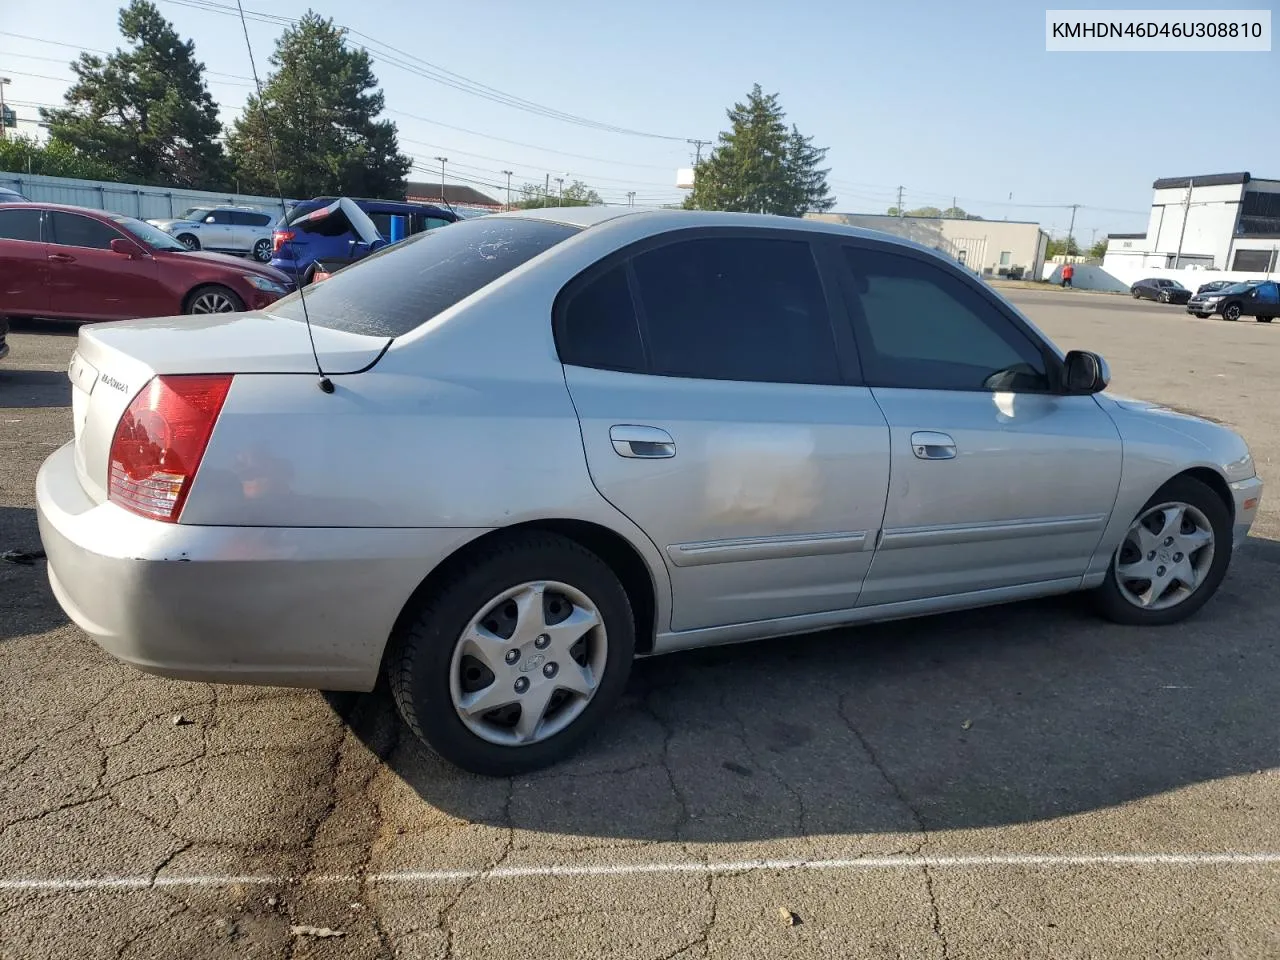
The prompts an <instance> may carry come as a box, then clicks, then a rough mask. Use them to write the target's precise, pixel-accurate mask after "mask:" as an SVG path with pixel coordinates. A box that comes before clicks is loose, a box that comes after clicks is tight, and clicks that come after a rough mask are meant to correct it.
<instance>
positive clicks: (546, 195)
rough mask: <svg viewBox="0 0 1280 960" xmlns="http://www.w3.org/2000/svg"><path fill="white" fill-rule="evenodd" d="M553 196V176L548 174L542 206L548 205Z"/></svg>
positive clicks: (544, 185)
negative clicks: (548, 200)
mask: <svg viewBox="0 0 1280 960" xmlns="http://www.w3.org/2000/svg"><path fill="white" fill-rule="evenodd" d="M550 196H551V174H549V173H548V174H547V182H546V183H544V184H543V185H542V205H543V206H544V207H545V206H546V205H547V199H548V198H549V197H550Z"/></svg>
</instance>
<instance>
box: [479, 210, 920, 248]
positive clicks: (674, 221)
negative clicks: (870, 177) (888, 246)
mask: <svg viewBox="0 0 1280 960" xmlns="http://www.w3.org/2000/svg"><path fill="white" fill-rule="evenodd" d="M489 216H490V217H497V218H504V217H506V218H518V219H526V220H546V221H549V222H553V223H562V224H564V225H565V226H570V227H581V228H583V229H590V228H592V227H595V226H599V225H601V224H604V223H609V222H611V221H619V220H621V219H622V218H624V217H644V218H645V219H647V220H650V221H653V222H654V223H655V225H656V226H658V227H659V228H660V229H677V228H686V227H768V228H771V229H774V230H801V231H806V232H810V233H821V234H834V235H835V236H840V237H860V238H862V239H866V240H876V241H879V242H881V243H893V244H896V245H898V246H902V247H908V248H910V249H913V250H922V251H925V252H927V253H930V254H932V255H934V256H938V255H940V254H939V252H938V251H937V250H935V249H934V248H933V247H929V246H926V245H925V244H923V243H917V242H916V241H914V240H909V239H907V238H906V237H902V236H898V235H897V234H893V233H885V232H884V231H881V230H868V229H866V228H865V227H855V226H851V225H849V224H844V223H832V222H830V221H827V220H809V219H805V218H803V217H783V216H778V215H776V214H769V213H728V212H725V211H721V210H682V209H672V208H668V207H605V206H596V207H535V208H532V209H528V210H512V211H509V212H507V213H494V214H490V215H489ZM486 219H488V218H486Z"/></svg>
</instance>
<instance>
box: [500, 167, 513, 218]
mask: <svg viewBox="0 0 1280 960" xmlns="http://www.w3.org/2000/svg"><path fill="white" fill-rule="evenodd" d="M502 172H503V173H505V174H506V175H507V209H508V210H510V209H511V171H510V170H503V171H502Z"/></svg>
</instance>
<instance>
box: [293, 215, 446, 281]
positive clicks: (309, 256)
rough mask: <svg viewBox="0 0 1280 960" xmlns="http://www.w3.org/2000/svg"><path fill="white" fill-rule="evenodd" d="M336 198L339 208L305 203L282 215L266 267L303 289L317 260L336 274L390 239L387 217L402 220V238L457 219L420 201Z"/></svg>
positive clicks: (310, 279)
mask: <svg viewBox="0 0 1280 960" xmlns="http://www.w3.org/2000/svg"><path fill="white" fill-rule="evenodd" d="M341 199H344V200H346V201H347V204H346V205H343V204H340V203H339V198H338V197H317V198H316V199H314V200H304V201H303V202H301V203H299V204H297V205H296V206H294V208H293V209H292V210H290V211H289V213H288V215H287V216H285V217H282V218H281V222H280V223H278V224H277V225H276V230H275V236H274V240H273V244H274V254H273V256H272V258H271V265H272V266H273V267H275V268H276V269H278V270H282V271H284V272H285V273H287V274H288V275H289V276H291V277H293V278H294V279H295V280H297V281H298V282H299V283H300V284H302V285H303V286H305V285H306V284H308V283H311V282H312V281H313V279H314V277H313V274H314V272H315V267H316V262H317V261H322V262H323V264H324V266H325V267H327V268H328V269H329V270H330V271H332V270H336V269H338V268H339V267H341V266H343V265H344V264H348V263H352V262H354V261H356V260H359V259H361V258H362V257H365V256H367V255H368V254H369V253H370V251H371V250H374V249H377V246H379V243H378V240H381V241H382V242H386V241H389V240H391V237H392V233H393V231H392V226H391V221H392V217H400V218H402V221H401V222H402V224H403V226H404V236H405V237H410V236H413V235H415V234H418V233H422V232H423V231H426V230H434V229H436V228H437V227H443V226H447V225H449V224H451V223H455V222H457V221H458V220H460V219H462V218H461V217H459V216H458V215H457V214H455V213H453V212H452V211H449V210H443V209H441V208H440V207H435V206H431V205H429V204H423V203H408V202H401V201H395V200H364V199H360V198H358V197H344V198H341ZM353 208H354V209H353ZM360 214H363V217H361V216H360ZM366 221H367V222H366Z"/></svg>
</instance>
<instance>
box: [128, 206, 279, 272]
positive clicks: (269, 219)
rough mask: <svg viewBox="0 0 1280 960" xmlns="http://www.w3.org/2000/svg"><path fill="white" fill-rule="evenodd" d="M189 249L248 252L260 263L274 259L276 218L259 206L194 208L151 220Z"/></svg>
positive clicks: (242, 254)
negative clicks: (273, 231)
mask: <svg viewBox="0 0 1280 960" xmlns="http://www.w3.org/2000/svg"><path fill="white" fill-rule="evenodd" d="M147 222H148V223H150V224H152V225H154V226H157V227H159V228H160V229H161V230H163V231H164V232H165V233H167V234H169V235H171V236H172V237H174V238H175V239H177V240H178V241H179V242H180V243H181V244H182V245H183V246H185V247H186V248H187V249H188V250H214V251H217V252H218V253H234V254H239V255H241V256H244V255H246V254H247V255H249V256H252V257H253V259H255V260H257V261H258V262H259V263H267V262H268V261H269V260H270V259H271V228H272V225H273V224H274V223H275V217H273V216H271V214H269V213H264V212H263V211H261V210H259V209H258V208H257V207H232V206H225V207H192V208H191V209H190V210H188V211H186V213H184V214H183V215H182V216H181V217H178V218H176V219H173V220H148V221H147Z"/></svg>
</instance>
